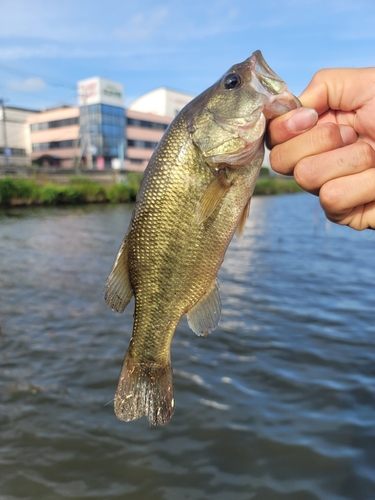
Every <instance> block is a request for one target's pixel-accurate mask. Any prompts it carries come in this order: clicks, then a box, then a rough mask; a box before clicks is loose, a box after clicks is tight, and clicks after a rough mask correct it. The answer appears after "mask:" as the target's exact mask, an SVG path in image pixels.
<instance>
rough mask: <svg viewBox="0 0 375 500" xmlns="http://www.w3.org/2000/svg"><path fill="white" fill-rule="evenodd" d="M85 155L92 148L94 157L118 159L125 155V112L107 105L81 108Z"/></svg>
mask: <svg viewBox="0 0 375 500" xmlns="http://www.w3.org/2000/svg"><path fill="white" fill-rule="evenodd" d="M80 116H81V120H80V124H81V127H80V132H81V137H82V148H83V154H84V155H85V154H86V152H87V151H89V149H90V148H91V149H92V150H94V151H95V153H93V154H94V156H105V157H109V158H117V157H118V156H119V155H120V154H121V152H122V154H124V153H125V152H124V144H125V110H124V108H120V107H117V106H109V105H107V104H91V105H88V106H81V108H80Z"/></svg>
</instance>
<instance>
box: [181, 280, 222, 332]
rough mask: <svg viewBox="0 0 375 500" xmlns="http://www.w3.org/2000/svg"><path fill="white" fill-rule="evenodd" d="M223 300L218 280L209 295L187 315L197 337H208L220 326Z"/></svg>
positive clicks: (205, 295) (206, 294) (204, 296)
mask: <svg viewBox="0 0 375 500" xmlns="http://www.w3.org/2000/svg"><path fill="white" fill-rule="evenodd" d="M220 314H221V300H220V294H219V283H218V281H217V279H215V281H214V282H213V285H212V286H211V288H210V289H209V290H208V292H207V293H205V294H204V295H203V297H202V298H201V299H200V300H199V301H198V302H197V303H196V304H195V306H193V307H192V308H191V309H190V311H188V312H187V313H186V317H187V320H188V324H189V326H190V328H191V329H192V330H193V332H194V333H196V334H197V335H203V336H206V335H208V334H209V333H210V332H212V331H213V330H215V328H216V327H217V325H218V324H219V321H220Z"/></svg>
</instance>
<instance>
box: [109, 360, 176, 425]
mask: <svg viewBox="0 0 375 500" xmlns="http://www.w3.org/2000/svg"><path fill="white" fill-rule="evenodd" d="M173 413H174V397H173V375H172V366H171V363H170V362H168V363H167V364H165V365H160V364H156V363H145V362H142V363H139V362H135V361H134V359H133V358H132V357H131V356H129V354H128V353H127V354H126V356H125V359H124V363H123V366H122V369H121V374H120V379H119V383H118V386H117V391H116V395H115V414H116V417H117V418H119V419H120V420H125V422H130V421H131V420H136V419H137V418H141V417H143V415H145V416H146V417H147V418H148V421H149V422H150V423H151V424H153V425H164V424H166V423H167V422H169V420H170V419H171V418H172V415H173Z"/></svg>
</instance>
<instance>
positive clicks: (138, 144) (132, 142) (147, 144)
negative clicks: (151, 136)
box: [128, 139, 158, 149]
mask: <svg viewBox="0 0 375 500" xmlns="http://www.w3.org/2000/svg"><path fill="white" fill-rule="evenodd" d="M157 145H158V143H157V142H151V141H139V140H136V139H128V146H130V147H133V148H145V149H155V148H156V146H157Z"/></svg>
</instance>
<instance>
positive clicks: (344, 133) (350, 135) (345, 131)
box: [340, 125, 358, 145]
mask: <svg viewBox="0 0 375 500" xmlns="http://www.w3.org/2000/svg"><path fill="white" fill-rule="evenodd" d="M340 135H341V139H342V142H343V143H344V144H346V145H349V144H353V143H354V142H357V138H358V136H357V133H356V131H355V130H354V129H353V128H352V127H350V126H349V125H340Z"/></svg>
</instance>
